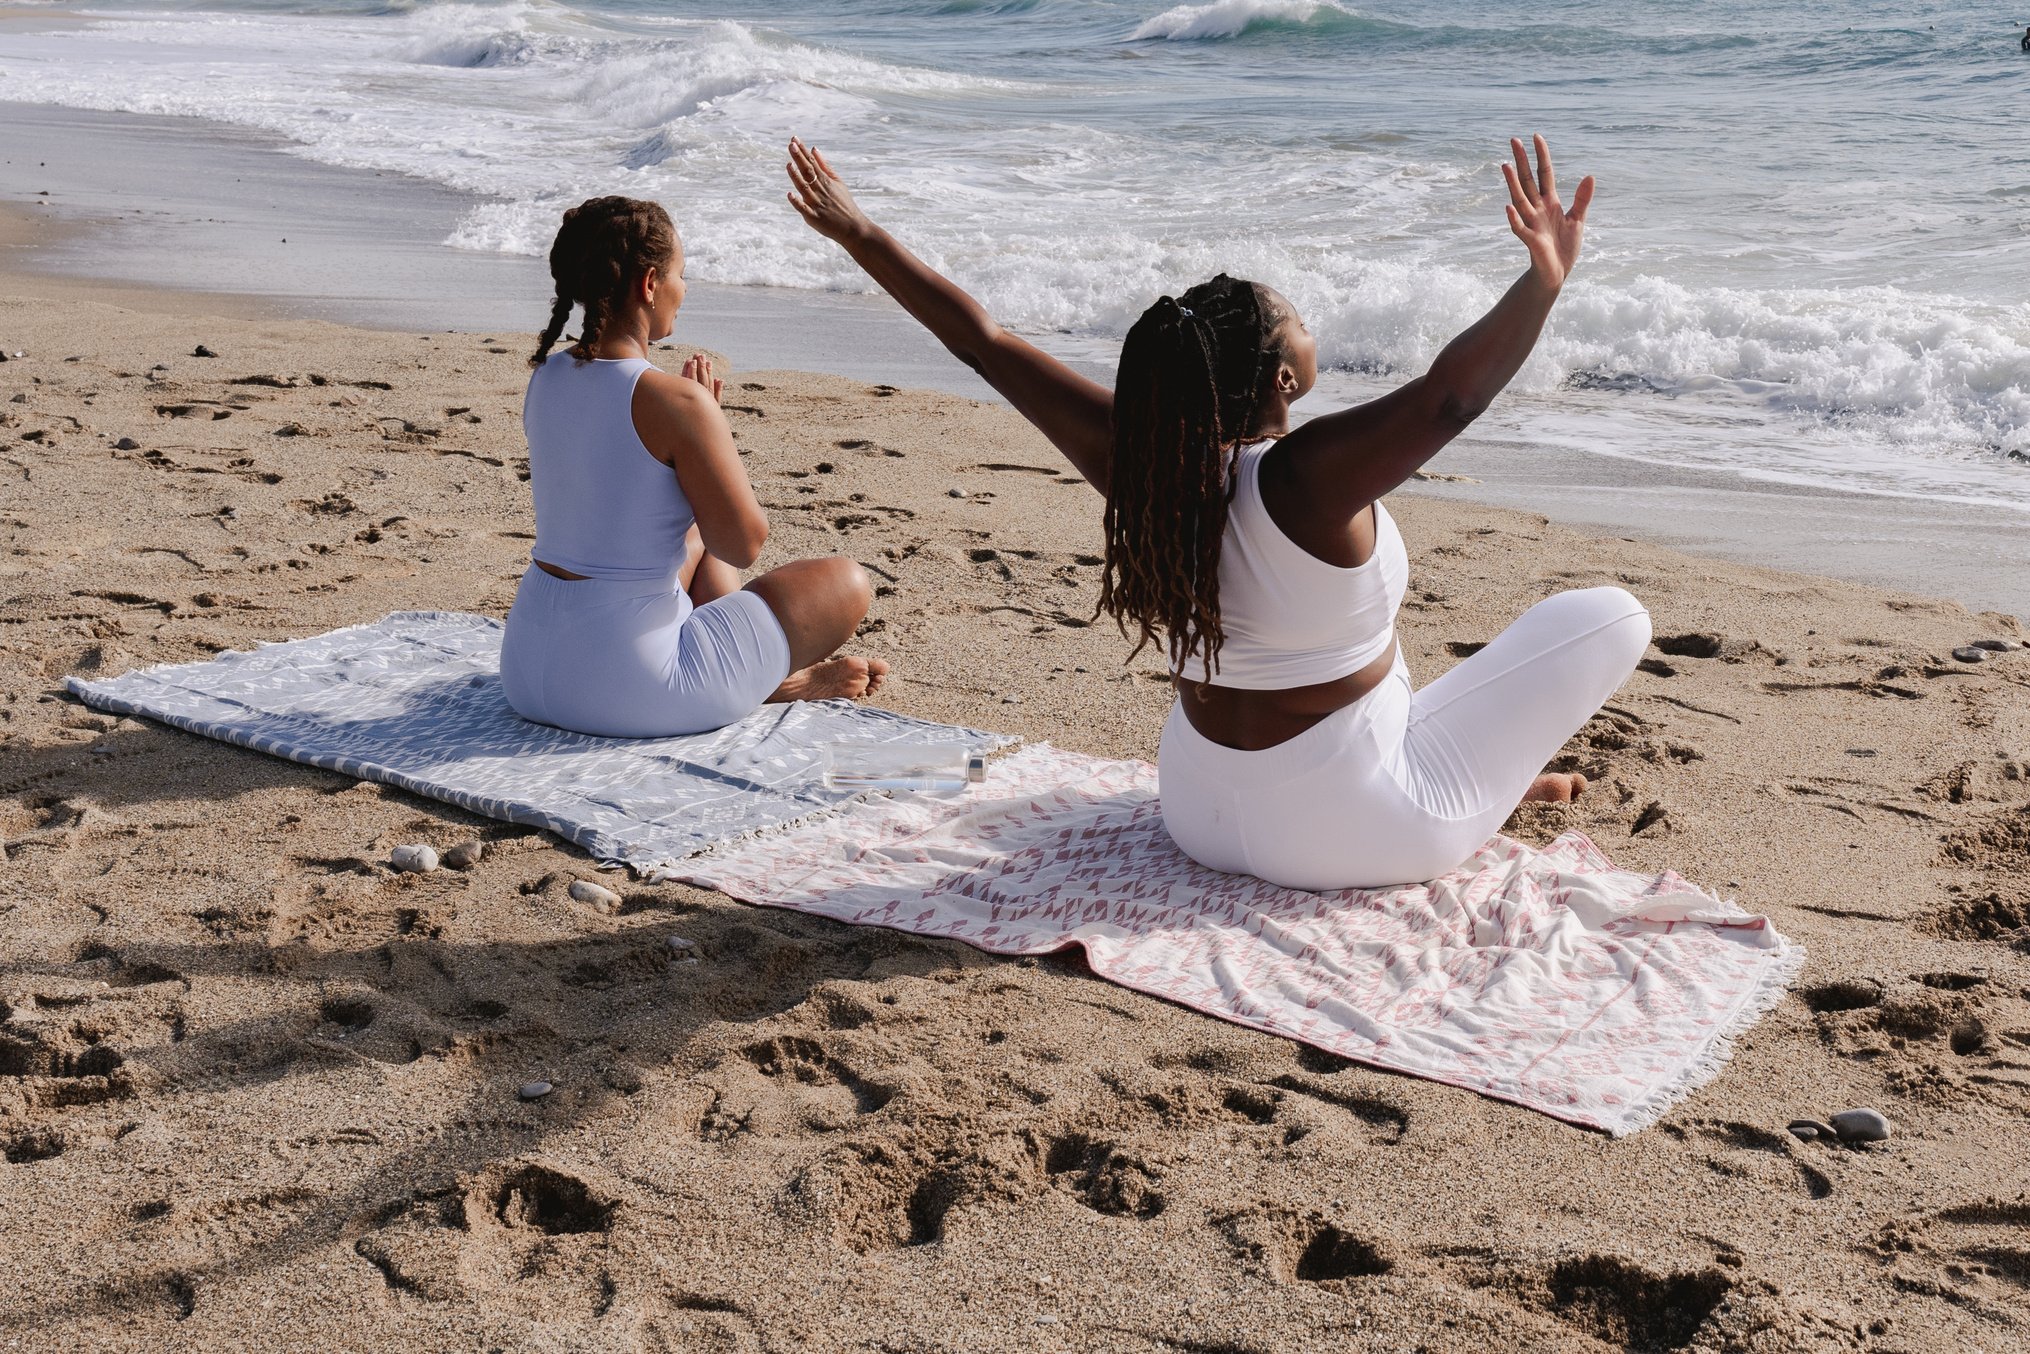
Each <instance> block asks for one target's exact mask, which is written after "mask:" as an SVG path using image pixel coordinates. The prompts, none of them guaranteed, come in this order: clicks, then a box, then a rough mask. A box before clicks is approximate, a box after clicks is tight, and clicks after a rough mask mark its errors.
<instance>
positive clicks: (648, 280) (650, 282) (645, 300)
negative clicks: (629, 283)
mask: <svg viewBox="0 0 2030 1354" xmlns="http://www.w3.org/2000/svg"><path fill="white" fill-rule="evenodd" d="M662 280H663V270H662V269H660V268H644V269H642V270H641V281H640V282H638V283H636V284H635V292H636V294H637V295H638V296H639V297H640V298H641V303H642V304H643V305H645V306H653V305H654V304H655V303H656V288H657V287H658V286H660V285H661V284H662Z"/></svg>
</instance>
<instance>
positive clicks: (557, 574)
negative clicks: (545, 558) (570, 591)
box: [536, 560, 587, 583]
mask: <svg viewBox="0 0 2030 1354" xmlns="http://www.w3.org/2000/svg"><path fill="white" fill-rule="evenodd" d="M536 567H537V568H538V569H541V570H542V571H543V572H544V573H546V574H548V575H549V576H550V577H552V578H561V579H563V580H564V581H565V582H567V583H583V582H584V581H585V579H586V577H587V575H585V574H574V573H572V572H571V571H570V570H569V569H559V568H558V567H557V566H556V565H554V564H545V563H543V562H542V561H541V560H537V561H536Z"/></svg>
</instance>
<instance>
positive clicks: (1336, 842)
mask: <svg viewBox="0 0 2030 1354" xmlns="http://www.w3.org/2000/svg"><path fill="white" fill-rule="evenodd" d="M1648 644H1649V613H1648V612H1647V611H1645V610H1643V607H1642V604H1641V603H1640V602H1638V601H1636V600H1635V598H1634V597H1632V596H1630V595H1629V594H1628V593H1626V592H1624V591H1623V590H1622V589H1620V588H1586V589H1583V590H1579V591H1574V592H1562V593H1559V594H1557V595H1556V596H1554V597H1549V598H1546V599H1545V600H1544V601H1541V602H1539V603H1537V604H1536V605H1535V606H1533V607H1531V608H1530V609H1529V610H1528V611H1526V612H1524V613H1523V614H1522V616H1520V617H1519V618H1517V620H1516V622H1515V624H1513V625H1511V626H1509V627H1508V629H1506V630H1504V631H1502V632H1501V634H1500V635H1499V636H1497V637H1496V638H1495V640H1494V641H1493V642H1492V643H1491V644H1489V645H1488V646H1487V647H1486V648H1484V649H1482V650H1481V651H1480V652H1478V653H1476V654H1474V655H1473V656H1472V657H1470V658H1468V659H1466V660H1465V661H1464V662H1462V663H1460V664H1459V665H1458V666H1456V667H1454V668H1453V669H1452V670H1451V671H1450V672H1447V673H1446V674H1445V675H1444V676H1442V677H1440V678H1439V679H1438V680H1437V681H1435V682H1433V683H1431V684H1430V685H1429V686H1427V687H1425V688H1424V689H1423V690H1421V691H1417V692H1414V693H1413V692H1412V691H1411V689H1410V674H1409V670H1408V669H1407V668H1406V667H1405V666H1404V665H1403V661H1402V658H1401V655H1400V654H1398V656H1397V658H1396V665H1395V669H1394V670H1393V671H1392V672H1390V673H1389V675H1388V676H1387V677H1385V678H1384V679H1383V680H1382V683H1381V685H1380V686H1378V687H1376V688H1375V689H1374V690H1372V691H1370V692H1368V694H1367V695H1365V696H1363V697H1361V698H1360V699H1359V700H1358V701H1355V702H1354V703H1353V704H1352V705H1349V706H1347V707H1346V708H1345V709H1343V710H1338V711H1335V712H1333V713H1332V714H1330V715H1328V716H1327V717H1326V718H1324V719H1322V720H1320V721H1319V722H1318V723H1317V724H1314V725H1312V726H1311V727H1310V728H1309V729H1306V730H1305V731H1304V732H1303V733H1300V734H1298V735H1297V736H1296V737H1295V738H1292V739H1290V740H1289V741H1287V742H1283V743H1278V744H1277V745H1276V746H1275V747H1272V748H1264V749H1262V750H1261V751H1258V752H1243V751H1240V750H1238V749H1235V748H1229V747H1223V746H1221V745H1220V744H1218V743H1215V742H1213V741H1212V740H1210V739H1208V738H1207V737H1206V736H1205V735H1204V734H1201V733H1199V732H1198V730H1196V729H1194V728H1192V727H1191V721H1190V720H1188V719H1187V718H1185V715H1184V712H1183V710H1182V709H1181V708H1180V707H1176V706H1173V707H1172V708H1171V711H1170V718H1169V721H1168V722H1167V723H1166V724H1165V725H1164V726H1163V750H1162V753H1161V756H1160V759H1159V763H1158V770H1157V779H1158V781H1159V784H1160V788H1161V793H1162V797H1163V822H1164V825H1165V826H1166V827H1168V828H1169V829H1170V836H1171V837H1172V839H1173V840H1175V841H1176V843H1177V845H1178V846H1179V847H1181V848H1182V849H1183V851H1184V853H1185V854H1186V855H1188V856H1190V857H1191V858H1192V859H1193V860H1196V861H1197V862H1199V863H1200V864H1201V865H1206V866H1210V867H1211V868H1212V869H1215V870H1224V871H1226V872H1227V873H1229V874H1248V875H1254V876H1255V877H1256V878H1258V879H1265V880H1267V881H1269V882H1270V883H1272V884H1280V885H1282V886H1283V887H1285V888H1295V889H1311V890H1319V891H1327V890H1333V889H1344V888H1378V887H1382V886H1385V885H1390V884H1407V883H1419V882H1422V881H1424V880H1428V879H1435V878H1436V877H1438V876H1439V875H1441V874H1444V873H1446V872H1447V871H1448V870H1451V869H1453V868H1455V867H1457V866H1458V865H1459V864H1460V863H1461V862H1462V861H1464V860H1465V859H1466V858H1467V856H1469V855H1471V854H1472V853H1473V852H1474V850H1475V849H1476V848H1478V847H1479V846H1480V845H1481V844H1482V843H1483V842H1485V841H1486V840H1487V839H1488V838H1489V837H1490V836H1492V835H1493V834H1494V832H1495V830H1496V829H1497V828H1499V827H1500V826H1501V824H1502V822H1503V821H1504V820H1505V819H1506V818H1507V817H1508V815H1509V814H1510V812H1512V811H1513V810H1514V808H1515V806H1516V805H1517V804H1518V803H1520V802H1521V801H1522V797H1523V792H1524V791H1526V790H1528V789H1529V787H1530V782H1531V781H1533V780H1535V779H1536V777H1537V776H1539V775H1541V774H1542V773H1543V770H1544V764H1545V763H1546V762H1548V761H1550V759H1551V758H1552V757H1554V756H1556V755H1557V752H1558V749H1559V748H1561V747H1563V746H1564V744H1565V740H1566V739H1568V738H1570V737H1571V736H1572V735H1573V734H1574V733H1576V732H1578V730H1579V727H1580V726H1581V725H1582V724H1584V723H1585V722H1586V721H1587V720H1588V719H1591V718H1592V717H1593V714H1594V712H1595V711H1597V710H1598V709H1599V708H1600V706H1601V705H1602V704H1603V703H1605V702H1606V700H1607V698H1608V697H1609V696H1612V695H1613V694H1614V692H1615V691H1616V690H1617V689H1618V688H1619V687H1620V686H1621V684H1622V683H1623V682H1625V681H1627V680H1628V676H1629V674H1630V673H1631V672H1633V671H1634V670H1635V664H1636V661H1637V660H1638V659H1640V658H1641V657H1642V652H1643V650H1644V648H1646V647H1647V646H1648Z"/></svg>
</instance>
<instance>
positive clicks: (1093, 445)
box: [789, 140, 1114, 493]
mask: <svg viewBox="0 0 2030 1354" xmlns="http://www.w3.org/2000/svg"><path fill="white" fill-rule="evenodd" d="M789 179H790V184H791V191H790V194H789V201H790V205H791V206H792V207H795V208H796V209H797V212H798V214H799V215H801V216H802V217H803V219H804V220H805V221H806V222H808V223H809V225H810V227H811V229H812V230H815V231H817V232H818V234H820V235H822V236H824V237H825V238H826V239H828V240H833V241H836V242H837V243H838V244H839V245H841V246H843V247H844V249H845V250H846V252H847V253H848V254H850V255H852V257H853V262H855V263H857V264H859V265H860V266H861V267H862V268H863V269H865V270H866V272H867V275H868V276H869V277H871V278H873V279H874V280H875V281H876V282H878V283H880V284H881V289H882V290H883V291H885V292H887V293H888V294H889V295H890V296H892V297H894V298H895V299H896V301H898V302H899V303H901V306H902V308H903V309H904V310H906V311H908V312H909V313H910V314H911V315H913V316H915V317H916V319H917V321H918V322H919V323H921V324H922V325H923V327H924V328H926V329H928V330H930V332H931V334H932V335H933V336H934V337H936V339H937V341H938V342H939V343H942V344H943V345H944V346H945V347H946V348H947V349H948V350H949V351H950V352H951V354H952V356H954V357H956V358H958V359H959V361H961V362H963V363H965V364H966V365H967V366H969V367H971V368H972V369H973V370H974V371H976V372H978V373H979V374H980V375H981V376H982V377H983V378H984V379H985V380H986V382H987V384H988V385H990V386H992V387H994V389H996V390H998V391H1000V392H1001V394H1002V395H1003V396H1004V397H1005V398H1006V399H1007V401H1008V403H1010V404H1012V405H1014V406H1015V410H1016V412H1017V413H1019V414H1021V415H1022V417H1024V418H1026V419H1028V420H1029V421H1030V422H1031V423H1033V424H1035V425H1036V427H1037V428H1038V429H1039V430H1040V431H1041V432H1042V433H1043V435H1044V436H1045V437H1047V438H1049V439H1050V440H1051V442H1052V443H1053V444H1054V445H1055V446H1056V447H1057V449H1058V450H1059V451H1061V452H1063V453H1064V456H1065V459H1066V460H1068V461H1070V462H1071V463H1072V466H1073V467H1074V468H1075V469H1077V471H1078V473H1079V474H1081V475H1083V476H1085V478H1086V480H1087V482H1088V483H1090V484H1091V485H1092V486H1093V487H1094V488H1095V489H1098V490H1099V491H1100V492H1101V493H1105V492H1106V491H1107V463H1108V461H1109V460H1110V459H1111V453H1112V450H1113V417H1114V396H1113V392H1112V391H1110V390H1108V389H1107V388H1106V387H1105V386H1103V385H1100V384H1099V383H1098V382H1096V381H1090V380H1087V379H1086V378H1085V377H1083V376H1080V375H1079V374H1078V373H1077V372H1075V371H1073V370H1072V369H1071V368H1070V367H1067V366H1065V365H1064V363H1062V362H1060V361H1058V360H1057V359H1056V358H1054V357H1052V356H1050V355H1049V354H1048V353H1046V352H1044V351H1043V350H1042V349H1040V348H1038V347H1036V345H1034V344H1032V343H1027V342H1025V341H1023V340H1022V339H1019V338H1017V337H1015V335H1013V334H1011V333H1009V332H1008V331H1007V330H1005V329H1003V328H1002V327H1001V326H1000V325H998V324H996V323H995V322H994V320H993V317H992V316H990V315H988V314H987V312H986V311H985V310H984V309H983V308H982V307H981V306H980V303H979V302H977V301H975V300H974V299H973V298H972V297H970V296H968V295H966V293H965V292H963V291H961V290H960V289H959V287H958V286H957V285H956V284H955V283H953V282H952V281H951V279H949V278H947V277H944V276H942V275H941V274H939V273H938V272H937V271H936V270H935V269H933V268H931V267H930V265H928V264H926V263H925V262H924V261H923V260H922V259H919V258H918V257H916V255H914V254H912V253H910V252H909V250H908V249H906V248H904V247H903V246H902V244H901V243H900V242H898V241H897V240H896V239H895V237H894V236H892V235H890V234H889V233H888V232H887V231H885V230H883V229H881V227H879V226H877V225H875V224H874V223H873V222H872V221H870V220H868V219H867V214H866V213H865V212H863V211H861V210H860V208H859V206H858V205H857V204H856V203H855V202H854V201H853V195H852V193H850V192H849V191H848V190H847V188H846V184H845V181H844V180H843V179H841V178H840V177H839V175H838V172H837V171H836V170H834V169H833V168H832V167H831V165H829V164H827V163H826V162H825V157H824V156H823V155H821V154H819V153H818V151H817V150H816V149H815V148H813V147H809V146H806V145H804V143H803V142H801V141H795V140H793V141H791V142H790V143H789Z"/></svg>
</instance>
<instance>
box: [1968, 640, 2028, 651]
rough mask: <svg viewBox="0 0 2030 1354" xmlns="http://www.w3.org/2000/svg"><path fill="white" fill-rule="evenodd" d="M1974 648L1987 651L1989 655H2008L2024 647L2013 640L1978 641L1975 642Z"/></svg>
mask: <svg viewBox="0 0 2030 1354" xmlns="http://www.w3.org/2000/svg"><path fill="white" fill-rule="evenodd" d="M1973 647H1974V648H1976V649H1986V650H1987V651H1988V652H1989V653H2008V652H2009V651H2010V650H2011V649H2020V648H2022V647H2023V646H2022V645H2020V644H2018V643H2017V642H2016V641H2015V640H2013V639H1977V640H1975V641H1974V642H1973Z"/></svg>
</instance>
